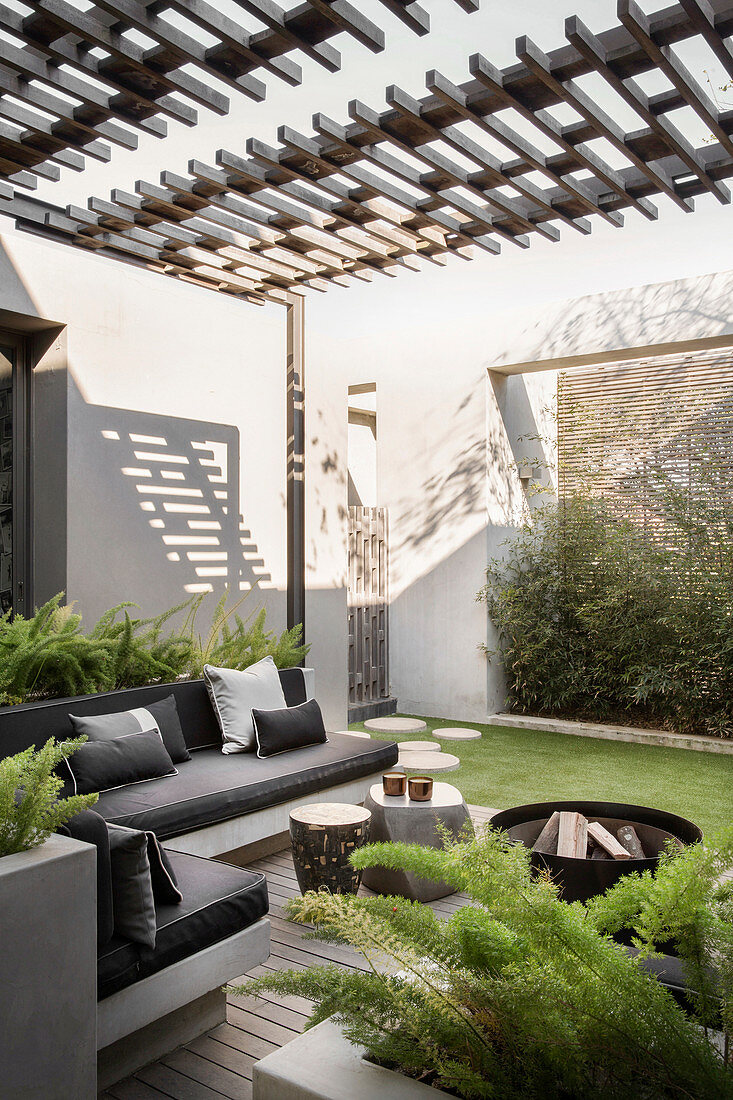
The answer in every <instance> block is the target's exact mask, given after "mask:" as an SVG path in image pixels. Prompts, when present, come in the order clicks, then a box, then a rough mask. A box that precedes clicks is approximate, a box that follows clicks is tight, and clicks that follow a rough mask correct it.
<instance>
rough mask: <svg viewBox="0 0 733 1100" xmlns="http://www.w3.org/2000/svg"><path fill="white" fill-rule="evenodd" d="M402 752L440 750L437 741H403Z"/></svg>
mask: <svg viewBox="0 0 733 1100" xmlns="http://www.w3.org/2000/svg"><path fill="white" fill-rule="evenodd" d="M400 752H440V745H439V744H438V743H437V741H402V742H401V743H400Z"/></svg>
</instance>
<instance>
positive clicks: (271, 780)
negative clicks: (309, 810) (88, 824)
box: [95, 733, 397, 897]
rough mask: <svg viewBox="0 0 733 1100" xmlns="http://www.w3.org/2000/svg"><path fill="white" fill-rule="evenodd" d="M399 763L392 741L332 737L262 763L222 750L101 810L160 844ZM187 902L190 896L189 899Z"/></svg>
mask: <svg viewBox="0 0 733 1100" xmlns="http://www.w3.org/2000/svg"><path fill="white" fill-rule="evenodd" d="M396 762H397V746H396V745H395V743H394V742H393V741H371V740H370V741H367V740H366V739H364V738H360V737H349V736H348V735H346V734H335V733H332V734H330V735H329V740H328V742H327V743H326V744H323V745H309V746H308V747H307V748H302V749H294V750H293V751H292V752H287V753H283V754H282V755H279V756H272V757H269V758H267V759H265V760H261V759H259V758H258V757H257V756H255V754H254V753H233V754H231V755H229V756H224V754H223V753H222V752H221V749H220V748H215V749H213V748H212V749H201V750H198V751H196V752H194V753H193V754H192V756H191V759H190V760H188V761H187V762H186V763H185V764H179V766H178V775H172V776H168V777H166V778H165V779H161V780H151V781H150V782H147V783H133V784H131V785H130V786H127V787H121V788H120V789H119V790H114V791H104V792H103V793H102V794H101V795H100V796H99V802H98V803H97V805H96V807H95V809H96V810H97V812H98V813H100V814H101V815H102V817H104V818H105V819H106V820H107V821H111V822H113V823H114V824H116V825H127V826H129V827H130V828H132V829H145V830H150V831H152V832H154V833H156V834H157V835H158V836H159V837H160V838H161V840H165V839H167V838H168V837H173V836H179V835H180V834H181V833H188V832H191V831H192V830H194V829H201V828H204V827H205V826H206V825H213V824H216V823H217V822H219V821H227V820H228V819H229V818H232V817H238V816H239V815H240V814H246V813H250V812H251V811H253V810H262V809H264V808H265V807H267V806H276V805H277V804H278V803H280V802H288V801H289V800H290V799H294V798H305V797H307V795H309V794H312V793H313V792H314V791H318V792H319V793H320V792H324V798H323V799H321V801H326V800H327V799H326V797H325V795H326V793H327V788H328V787H334V786H336V785H337V784H340V783H348V782H350V781H351V780H354V779H360V778H361V777H362V776H365V775H371V774H373V773H374V772H377V771H380V770H382V769H387V768H391V767H392V765H393V764H395V763H396ZM183 894H184V897H185V891H183Z"/></svg>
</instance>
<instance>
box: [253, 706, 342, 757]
mask: <svg viewBox="0 0 733 1100" xmlns="http://www.w3.org/2000/svg"><path fill="white" fill-rule="evenodd" d="M252 721H253V724H254V728H255V739H256V742H257V755H258V756H259V757H260V759H262V758H263V757H266V756H278V755H279V754H280V753H281V752H292V750H293V749H302V748H306V747H307V746H308V745H322V744H323V743H324V742H326V741H328V737H327V735H326V727H325V725H324V724H323V715H322V714H321V708H320V707H319V705H318V703H317V702H316V700H315V699H308V700H306V702H305V703H300V704H299V705H298V706H297V707H283V708H282V709H280V710H257V709H256V708H255V709H254V710H253V711H252Z"/></svg>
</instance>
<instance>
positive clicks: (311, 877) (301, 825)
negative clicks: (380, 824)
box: [290, 802, 371, 894]
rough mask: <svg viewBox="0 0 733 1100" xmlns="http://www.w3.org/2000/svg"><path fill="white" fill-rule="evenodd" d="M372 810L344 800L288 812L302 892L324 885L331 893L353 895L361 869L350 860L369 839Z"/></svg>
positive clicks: (294, 858)
mask: <svg viewBox="0 0 733 1100" xmlns="http://www.w3.org/2000/svg"><path fill="white" fill-rule="evenodd" d="M370 820H371V813H370V812H369V810H367V809H365V808H364V807H363V806H350V805H348V804H347V803H344V802H316V803H314V804H313V805H311V806H298V807H297V809H295V810H293V811H292V812H291V814H290V842H291V845H292V848H293V866H294V867H295V874H296V876H297V879H298V885H299V886H300V892H301V894H305V893H306V891H307V890H320V888H321V887H322V886H325V887H326V888H327V889H328V890H330V891H331V893H332V894H355V893H356V892H357V890H358V889H359V884H360V882H361V871H357V870H355V869H354V868H353V867H352V866H351V864H350V863H349V856H350V855H351V853H352V852H353V851H354V849H355V848H361V846H362V844H366V843H367V841H368V840H369V825H370Z"/></svg>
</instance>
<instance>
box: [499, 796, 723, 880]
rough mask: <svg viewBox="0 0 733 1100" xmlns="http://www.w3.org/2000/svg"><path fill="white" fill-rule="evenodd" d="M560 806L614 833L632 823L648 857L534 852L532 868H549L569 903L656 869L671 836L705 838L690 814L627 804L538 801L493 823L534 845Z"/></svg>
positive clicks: (689, 841) (685, 839)
mask: <svg viewBox="0 0 733 1100" xmlns="http://www.w3.org/2000/svg"><path fill="white" fill-rule="evenodd" d="M556 810H558V811H560V812H561V813H562V812H563V811H570V812H576V813H580V814H583V816H584V817H586V818H587V819H588V821H598V822H600V824H601V825H603V827H604V828H605V829H607V830H608V831H609V832H610V833H611V834H612V835H613V836H614V837H615V836H616V830H617V829H619V828H621V826H623V825H625V824H632V825H633V826H634V828H635V829H636V832H637V835H638V837H639V840H640V841H641V845H642V847H643V849H644V853H645V856H646V858H645V859H623V860H615V859H608V860H605V859H604V860H600V859H580V858H577V857H571V856H557V855H549V854H545V853H540V852H532V866H533V867H534V868H535V869H537V870H548V871H549V872H550V874H551V875H552V879H553V881H554V882H556V883H557V884H558V886H559V887H560V894H561V897H563V898H564V900H565V901H585V900H586V899H587V898H590V897H593V895H594V894H602V893H604V891H606V890H607V889H608V888H609V886H613V884H614V883H615V882H618V880H619V879H620V878H621V876H622V875H627V874H629V873H630V872H631V871H651V870H653V869H654V868H655V867H656V866H657V864H658V862H659V853H660V852H661V851H662V850H663V849H664V845H665V842H666V841H667V840H669V839H672V840H676V841H678V842H679V843H680V844H681V845H687V844H697V843H699V841H701V840H702V831H701V830H700V829H699V828H698V827H697V825H694V824H693V823H692V822H691V821H688V820H687V818H684V817H679V816H678V815H677V814H670V813H667V812H666V811H665V810H652V809H650V808H649V807H648V806H629V805H627V804H626V803H623V802H535V803H533V804H532V805H529V806H515V807H514V808H513V809H511V810H502V811H501V812H500V813H498V814H494V816H493V817H492V819H491V825H492V827H493V828H497V829H503V830H504V832H506V834H507V836H508V837H509V839H510V840H513V841H515V842H516V843H518V844H524V845H525V847H527V848H531V847H532V845H533V844H534V843H535V841H536V840H537V838H538V836H539V835H540V833H541V832H542V830H543V828H544V827H545V825H546V824H547V821H548V819H549V818H550V817H551V816H552V814H553V813H554V812H555V811H556Z"/></svg>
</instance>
